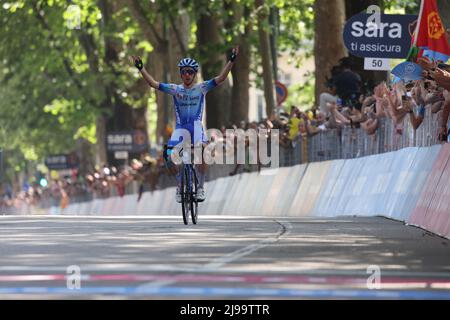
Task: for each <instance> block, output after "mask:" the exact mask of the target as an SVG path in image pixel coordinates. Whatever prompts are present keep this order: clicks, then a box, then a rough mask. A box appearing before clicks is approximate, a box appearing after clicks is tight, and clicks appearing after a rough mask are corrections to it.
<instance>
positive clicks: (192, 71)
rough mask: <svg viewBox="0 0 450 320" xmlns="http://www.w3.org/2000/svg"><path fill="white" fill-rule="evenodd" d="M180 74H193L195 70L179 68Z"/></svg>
mask: <svg viewBox="0 0 450 320" xmlns="http://www.w3.org/2000/svg"><path fill="white" fill-rule="evenodd" d="M181 74H182V75H185V74H189V75H191V76H192V75H193V74H195V71H194V70H190V69H189V70H181Z"/></svg>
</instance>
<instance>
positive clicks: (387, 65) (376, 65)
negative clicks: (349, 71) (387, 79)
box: [364, 58, 391, 71]
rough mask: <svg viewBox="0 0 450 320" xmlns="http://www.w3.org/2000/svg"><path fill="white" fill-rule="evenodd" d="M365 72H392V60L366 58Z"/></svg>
mask: <svg viewBox="0 0 450 320" xmlns="http://www.w3.org/2000/svg"><path fill="white" fill-rule="evenodd" d="M364 70H375V71H391V59H384V58H364Z"/></svg>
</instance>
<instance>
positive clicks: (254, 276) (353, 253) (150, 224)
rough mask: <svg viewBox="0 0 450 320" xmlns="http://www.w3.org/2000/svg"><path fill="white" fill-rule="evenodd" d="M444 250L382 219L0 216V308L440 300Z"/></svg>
mask: <svg viewBox="0 0 450 320" xmlns="http://www.w3.org/2000/svg"><path fill="white" fill-rule="evenodd" d="M449 244H450V241H449V240H446V239H443V238H440V237H438V236H435V235H432V234H430V233H428V232H426V231H424V230H421V229H418V228H414V227H410V226H405V225H404V224H403V223H400V222H396V221H392V220H388V219H385V218H355V217H344V218H336V219H315V218H290V217H289V218H255V217H245V218H244V217H214V216H206V217H205V216H202V217H200V222H199V225H197V226H193V225H189V226H184V225H183V224H182V221H181V217H147V218H146V217H105V218H99V217H36V216H33V217H21V216H2V217H0V299H17V298H20V299H23V298H27V299H52V298H58V299H61V298H62V299H79V298H83V299H86V298H87V299H91V298H95V299H96V298H100V299H102V298H107V299H111V298H112V299H115V298H118V299H121V298H131V299H167V298H168V299H302V298H305V299H450V246H449ZM69 266H76V267H72V269H68V267H69ZM77 267H79V271H80V277H79V278H76V277H75V276H76V275H77V270H78V269H77ZM378 271H379V273H378ZM378 280H380V281H378ZM68 285H69V287H72V289H69V288H68ZM78 285H79V288H77V286H78Z"/></svg>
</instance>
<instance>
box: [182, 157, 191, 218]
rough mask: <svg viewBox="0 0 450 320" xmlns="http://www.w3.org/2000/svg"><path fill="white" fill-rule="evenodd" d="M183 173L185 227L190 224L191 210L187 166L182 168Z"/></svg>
mask: <svg viewBox="0 0 450 320" xmlns="http://www.w3.org/2000/svg"><path fill="white" fill-rule="evenodd" d="M182 170H183V173H182V175H181V211H182V214H183V222H184V224H185V225H188V224H189V209H190V202H191V200H190V198H191V196H190V192H189V177H188V172H187V168H186V166H184V165H183V167H182Z"/></svg>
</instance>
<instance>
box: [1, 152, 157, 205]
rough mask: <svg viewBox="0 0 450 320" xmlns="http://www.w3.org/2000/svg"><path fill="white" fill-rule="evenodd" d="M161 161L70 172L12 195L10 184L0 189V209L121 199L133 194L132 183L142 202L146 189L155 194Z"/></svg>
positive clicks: (143, 159) (147, 158)
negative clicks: (114, 197) (0, 190)
mask: <svg viewBox="0 0 450 320" xmlns="http://www.w3.org/2000/svg"><path fill="white" fill-rule="evenodd" d="M162 169H163V163H162V157H161V159H155V158H152V157H150V156H149V155H143V156H142V157H141V159H139V160H138V159H133V160H132V161H131V162H130V163H129V164H127V165H124V166H122V167H120V168H117V167H109V166H106V165H104V166H102V167H97V168H95V169H94V170H92V171H91V172H89V173H87V174H86V175H84V176H81V175H79V174H78V171H77V170H72V174H70V175H66V176H64V177H61V178H53V179H50V181H49V182H48V183H46V185H44V186H42V185H41V184H40V183H39V181H35V182H34V183H31V184H28V183H26V184H24V185H23V186H22V188H21V190H20V191H18V192H13V190H12V187H11V186H10V185H9V184H5V185H4V186H3V188H2V189H3V190H2V192H1V195H2V196H1V198H0V209H1V210H2V212H8V211H9V209H10V208H19V207H21V205H22V204H26V205H30V206H39V205H40V206H46V207H48V206H60V207H61V208H63V209H64V208H66V207H67V205H68V204H69V203H71V202H77V201H87V200H92V199H101V198H108V197H110V196H119V197H123V196H124V195H125V194H127V192H126V191H127V189H128V191H129V192H128V193H136V192H135V190H132V189H130V188H129V187H130V184H132V183H133V182H135V183H134V185H135V186H137V190H136V191H137V193H138V195H137V201H139V200H140V199H141V196H142V193H143V192H144V190H145V188H144V186H145V187H146V189H147V190H151V191H153V190H155V189H156V188H157V187H158V180H159V176H160V174H161V172H163V170H162Z"/></svg>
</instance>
